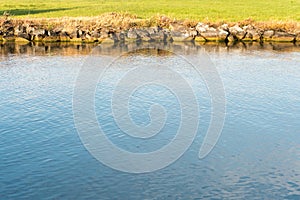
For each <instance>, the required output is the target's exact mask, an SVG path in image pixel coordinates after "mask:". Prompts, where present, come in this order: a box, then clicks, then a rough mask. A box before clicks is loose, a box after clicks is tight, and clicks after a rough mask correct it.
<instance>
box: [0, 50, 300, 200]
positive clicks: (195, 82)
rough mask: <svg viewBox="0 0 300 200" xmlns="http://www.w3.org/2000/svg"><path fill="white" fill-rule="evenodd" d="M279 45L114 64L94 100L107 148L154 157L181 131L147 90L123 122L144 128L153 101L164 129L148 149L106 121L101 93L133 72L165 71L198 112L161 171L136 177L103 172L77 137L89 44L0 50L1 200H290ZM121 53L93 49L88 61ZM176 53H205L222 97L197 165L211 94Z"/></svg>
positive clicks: (299, 60) (293, 82) (295, 158)
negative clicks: (191, 93) (190, 134)
mask: <svg viewBox="0 0 300 200" xmlns="http://www.w3.org/2000/svg"><path fill="white" fill-rule="evenodd" d="M280 45H281V46H280ZM280 45H277V46H276V45H271V44H268V45H267V44H266V45H264V46H259V45H258V46H251V45H249V46H244V45H241V46H235V47H234V46H233V47H226V46H225V45H220V46H214V45H203V46H195V45H184V44H182V45H175V44H174V45H167V46H165V47H164V48H165V49H168V50H170V52H168V51H158V50H157V48H158V47H159V45H158V46H157V45H146V46H145V48H146V50H145V51H141V52H132V53H130V54H128V55H126V56H125V57H122V58H118V59H117V61H116V62H115V63H114V64H113V65H111V67H110V68H109V70H107V71H106V74H105V76H104V77H103V79H102V80H101V81H100V82H99V83H98V85H97V89H96V91H95V100H96V101H95V109H96V115H97V119H98V121H99V124H100V125H101V127H102V129H103V130H104V131H105V133H106V134H107V137H108V138H109V139H110V140H111V141H112V142H113V143H114V144H116V145H117V146H118V147H120V148H123V149H126V150H128V151H132V152H149V151H154V150H155V149H157V148H161V147H162V146H164V145H166V144H168V143H169V142H170V141H171V140H172V138H173V137H174V136H175V133H176V130H177V129H178V126H179V123H180V110H179V107H180V102H178V100H177V99H176V96H174V94H172V93H171V92H170V91H169V90H168V89H166V88H164V87H160V86H158V85H147V86H145V87H141V88H139V89H138V90H136V91H135V92H134V93H133V94H132V97H131V100H130V102H129V108H130V115H131V117H132V121H133V122H134V123H135V124H138V125H144V126H145V125H147V124H149V123H150V118H149V113H148V111H149V108H150V107H151V105H152V104H154V103H158V104H160V105H162V106H163V107H164V108H165V109H166V111H167V113H168V117H167V118H166V124H165V127H164V128H163V129H162V131H161V132H160V133H159V134H157V135H156V136H155V137H152V138H149V140H147V139H139V138H133V137H130V136H128V135H126V134H124V133H123V132H122V131H121V130H120V129H119V127H118V126H117V125H116V123H115V121H114V118H113V116H112V113H111V107H110V106H111V96H112V91H113V88H114V87H115V85H116V81H117V80H118V79H119V78H120V76H123V75H124V74H125V73H126V72H127V71H128V70H130V69H131V68H132V66H139V65H149V67H156V68H157V69H156V70H163V69H162V68H159V67H157V66H156V64H157V65H158V64H160V65H169V67H170V68H172V69H173V70H176V71H178V73H180V74H181V75H182V77H184V78H185V79H187V80H188V82H189V83H190V85H191V87H192V88H193V89H194V90H195V91H196V94H195V95H196V97H197V100H198V103H199V110H200V113H199V128H198V132H197V136H196V138H195V140H194V142H193V143H192V145H191V146H190V148H189V149H188V150H187V151H186V152H185V154H184V155H183V156H182V157H181V158H180V159H178V160H177V161H176V162H175V163H173V164H172V165H170V166H168V167H166V168H163V169H161V170H158V171H155V172H152V173H143V174H130V173H124V172H119V171H116V170H113V169H111V168H109V167H107V166H105V165H103V164H102V163H100V162H99V161H98V160H96V159H95V158H94V157H93V156H91V154H89V152H88V151H87V150H86V149H85V147H84V146H83V145H82V143H81V141H80V138H79V136H78V134H77V131H76V128H75V125H74V120H73V112H72V95H73V89H74V85H75V81H76V77H77V75H78V73H79V71H80V68H81V66H82V65H83V64H84V63H85V61H86V59H87V58H88V56H89V54H90V53H91V50H92V48H93V47H94V46H71V47H68V46H61V45H60V46H59V45H58V46H20V47H16V46H14V45H12V46H1V48H0V50H1V58H0V61H1V62H0V76H1V78H0V119H1V120H0V155H1V156H0V199H166V198H169V199H197V198H198V199H202V198H206V199H233V198H237V199H295V200H296V199H300V123H299V120H300V81H299V80H300V51H299V46H295V45H294V46H293V45H290V46H285V45H283V44H280ZM149 47H151V49H150V50H149V49H148V50H147V48H149ZM130 48H131V47H130V46H122V47H119V46H100V47H99V49H98V50H97V51H96V52H95V54H94V55H93V56H95V57H97V58H100V59H101V57H102V56H115V55H117V54H118V53H119V52H123V51H126V50H127V49H130ZM178 49H180V50H181V51H184V53H185V54H188V55H194V56H197V55H198V52H199V51H206V52H207V53H208V55H209V56H210V59H211V60H212V62H213V63H214V64H215V66H216V68H217V69H218V71H219V73H220V77H221V79H222V81H223V84H224V88H225V94H226V106H227V110H226V121H225V124H224V129H223V132H222V134H221V137H220V139H219V142H218V143H217V145H216V147H215V148H214V149H213V151H212V152H211V153H210V154H209V155H208V156H207V157H205V158H204V159H201V160H200V159H199V158H198V153H199V148H200V146H201V144H202V142H203V138H204V136H205V133H206V131H207V128H208V125H209V122H210V112H211V108H210V106H211V102H210V96H209V93H208V91H207V88H206V86H205V83H204V81H203V80H202V78H201V77H199V76H198V75H197V74H196V73H194V71H193V70H191V66H190V65H189V64H188V63H186V62H185V61H184V60H182V59H181V58H180V57H178V56H176V55H175V54H173V53H172V52H176V51H177V50H178ZM99 67H103V66H99ZM141 76H143V75H142V74H141ZM124 90H126V87H124ZM116 159H118V158H116Z"/></svg>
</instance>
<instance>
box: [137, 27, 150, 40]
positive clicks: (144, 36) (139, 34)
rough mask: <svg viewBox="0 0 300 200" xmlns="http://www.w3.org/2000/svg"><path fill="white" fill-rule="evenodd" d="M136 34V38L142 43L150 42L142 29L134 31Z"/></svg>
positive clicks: (146, 33) (148, 36)
mask: <svg viewBox="0 0 300 200" xmlns="http://www.w3.org/2000/svg"><path fill="white" fill-rule="evenodd" d="M135 31H136V34H137V35H138V38H139V39H141V40H142V41H146V42H148V41H150V40H151V37H150V34H149V33H148V32H147V31H146V30H144V29H136V30H135Z"/></svg>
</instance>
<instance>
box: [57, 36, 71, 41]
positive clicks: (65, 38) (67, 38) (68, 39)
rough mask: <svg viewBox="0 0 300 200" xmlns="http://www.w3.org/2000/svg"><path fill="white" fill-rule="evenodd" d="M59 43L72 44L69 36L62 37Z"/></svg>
mask: <svg viewBox="0 0 300 200" xmlns="http://www.w3.org/2000/svg"><path fill="white" fill-rule="evenodd" d="M59 41H61V42H70V37H68V36H60V37H59Z"/></svg>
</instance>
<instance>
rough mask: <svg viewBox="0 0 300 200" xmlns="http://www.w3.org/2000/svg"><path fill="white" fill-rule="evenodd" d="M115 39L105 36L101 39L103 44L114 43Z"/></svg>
mask: <svg viewBox="0 0 300 200" xmlns="http://www.w3.org/2000/svg"><path fill="white" fill-rule="evenodd" d="M113 43H115V41H114V40H113V39H112V38H105V39H103V40H101V44H113Z"/></svg>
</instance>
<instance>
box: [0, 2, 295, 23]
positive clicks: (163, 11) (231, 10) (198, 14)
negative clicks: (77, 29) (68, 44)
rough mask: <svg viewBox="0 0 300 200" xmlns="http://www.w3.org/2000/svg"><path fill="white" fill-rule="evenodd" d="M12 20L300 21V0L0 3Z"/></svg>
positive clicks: (0, 7)
mask: <svg viewBox="0 0 300 200" xmlns="http://www.w3.org/2000/svg"><path fill="white" fill-rule="evenodd" d="M4 11H7V12H9V13H11V15H13V16H15V17H21V18H22V17H47V18H48V17H65V16H66V17H79V16H98V15H101V14H103V13H107V12H128V13H131V14H134V15H137V16H138V17H139V18H150V17H152V16H155V15H157V14H160V15H167V16H169V17H172V18H176V19H191V20H200V21H212V22H217V21H231V22H236V21H241V20H245V19H248V18H251V19H253V20H255V21H300V0H128V1H126V0H105V1H104V0H75V1H66V0H47V1H46V0H0V13H3V12H4Z"/></svg>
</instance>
